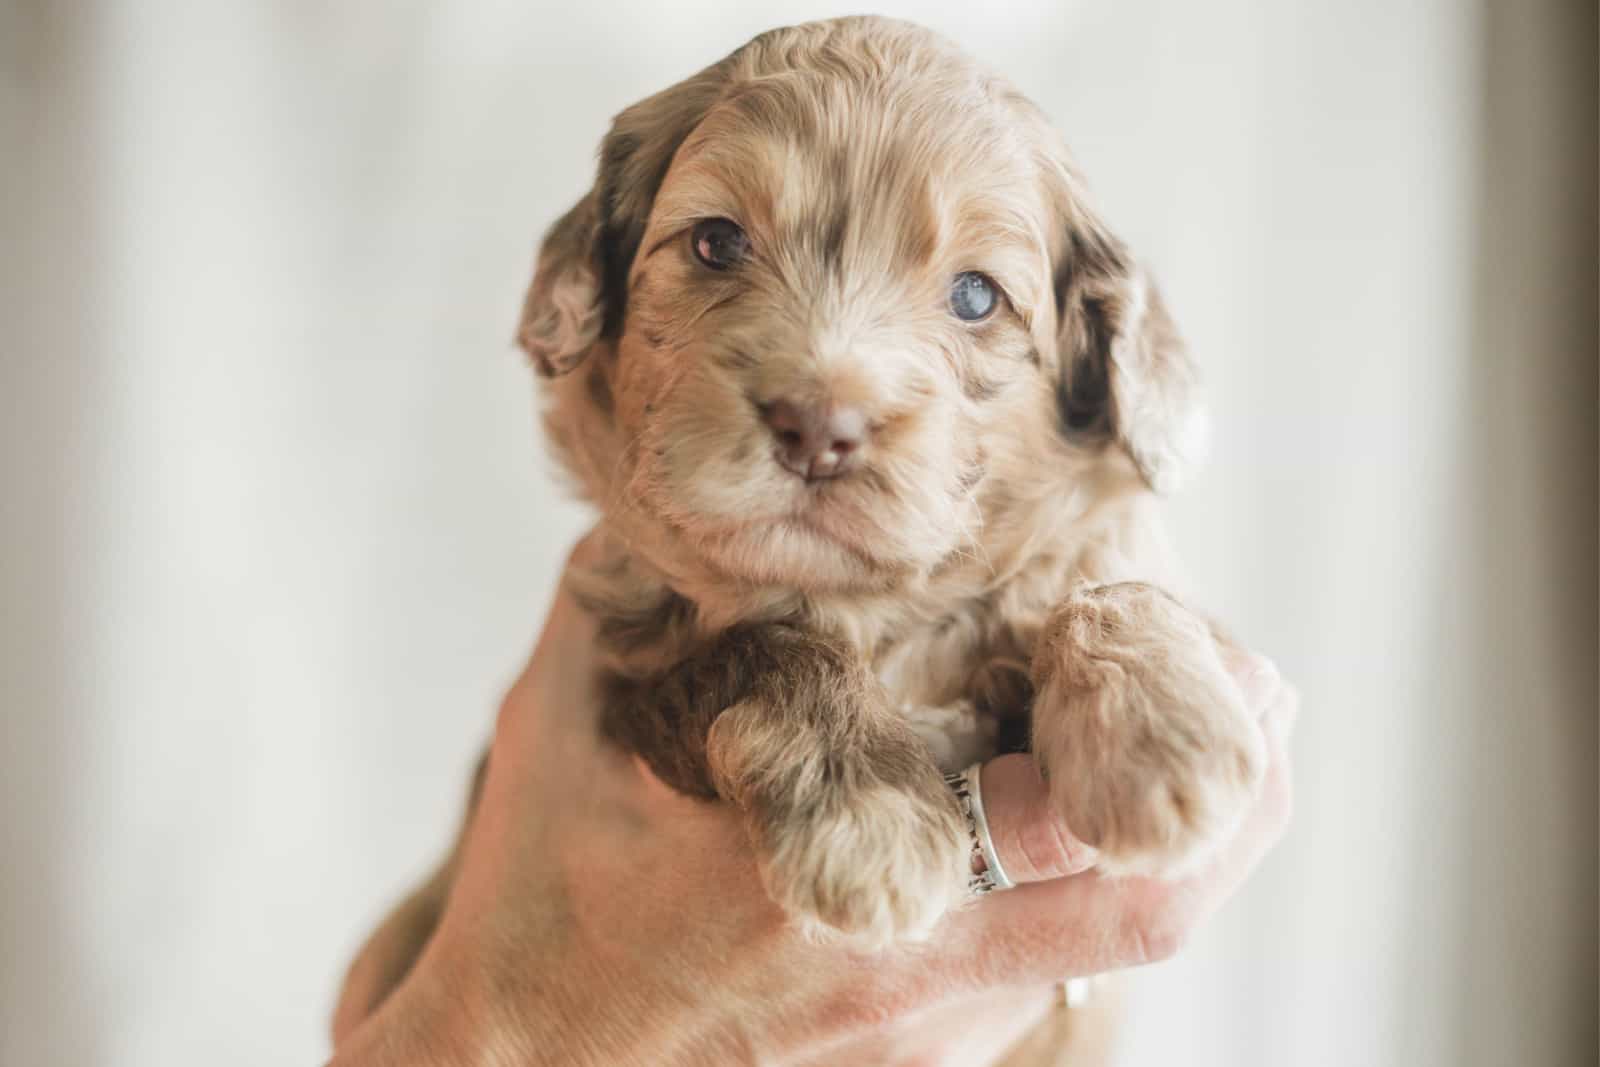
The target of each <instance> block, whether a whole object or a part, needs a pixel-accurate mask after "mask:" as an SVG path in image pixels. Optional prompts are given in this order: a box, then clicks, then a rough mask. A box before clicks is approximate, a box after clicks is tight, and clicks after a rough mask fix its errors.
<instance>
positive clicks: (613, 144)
mask: <svg viewBox="0 0 1600 1067" xmlns="http://www.w3.org/2000/svg"><path fill="white" fill-rule="evenodd" d="M519 339H520V341H521V343H522V344H523V346H524V347H525V348H526V349H527V351H528V353H529V354H530V355H531V357H532V359H533V361H534V363H535V365H536V367H537V368H538V369H539V370H540V372H541V373H542V374H544V375H545V376H547V377H548V379H549V382H548V387H547V391H546V400H547V405H546V414H545V419H546V425H547V428H548V431H549V434H550V437H551V439H552V441H553V442H554V443H555V445H556V447H557V449H558V451H559V454H560V455H561V457H562V459H563V461H564V462H565V464H566V466H567V467H568V469H569V470H570V471H571V472H572V474H573V476H574V478H575V480H576V482H577V484H578V486H579V487H580V488H581V490H582V492H583V493H584V494H585V495H586V496H587V497H588V499H590V500H591V501H593V502H594V503H595V504H596V505H597V506H598V508H599V510H600V513H601V535H602V538H603V542H604V545H605V555H606V557H607V558H606V562H605V563H603V564H602V565H600V566H597V567H595V568H593V569H592V570H591V571H590V572H589V573H587V574H586V575H584V576H583V577H582V580H581V582H580V586H581V589H582V591H583V595H584V599H585V603H586V606H587V607H588V608H589V610H591V611H593V612H595V613H596V614H597V615H598V616H600V618H601V619H602V626H601V633H602V638H603V640H604V642H605V644H606V648H605V652H606V656H607V664H608V668H609V670H610V672H611V678H610V685H611V690H610V692H611V706H610V710H609V715H608V721H607V729H608V732H609V733H610V735H611V736H612V737H613V738H614V739H616V740H617V741H618V742H620V743H622V744H624V745H626V746H628V747H630V748H632V749H634V750H635V751H637V752H639V753H640V754H641V755H642V756H643V757H644V758H646V759H647V760H649V762H650V763H651V766H652V767H653V768H654V769H655V771H656V772H657V773H658V774H659V775H660V776H661V777H662V778H664V779H665V780H666V781H668V782H669V783H671V784H673V785H675V786H677V787H678V788H680V789H682V790H685V791H689V792H694V793H699V794H703V795H706V796H717V797H721V798H724V799H726V800H728V801H731V802H733V803H735V804H737V805H739V807H740V808H741V809H742V811H743V812H744V813H745V815H746V816H747V820H748V824H749V826H750V829H751V833H752V837H753V840H754V842H755V844H756V847H757V849H758V852H759V854H760V856H761V862H762V872H763V877H764V880H765V883H766V885H767V888H768V889H769V891H770V892H771V893H772V895H773V896H774V897H775V898H776V899H777V900H778V901H779V902H780V903H782V904H783V905H784V906H785V907H786V908H787V909H788V911H789V912H790V914H792V915H793V916H794V917H795V918H796V919H797V920H798V921H801V922H804V923H807V924H811V925H813V926H815V927H816V928H817V929H819V930H832V931H838V932H842V933H843V934H845V935H848V936H850V937H852V938H855V939H858V940H859V941H861V942H863V943H865V944H884V943H887V942H889V941H891V940H893V939H897V938H903V937H915V936H918V935H921V934H924V933H926V932H927V931H928V930H929V929H930V928H931V927H932V926H933V924H934V923H936V922H937V921H938V919H939V918H940V916H941V915H943V914H944V913H945V912H946V911H947V910H948V909H949V908H951V907H953V906H956V905H957V904H958V903H960V902H961V901H962V900H963V899H965V896H966V893H967V882H968V877H969V874H970V868H969V862H970V860H969V850H968V849H969V846H968V841H967V836H966V833H965V830H964V827H963V824H962V822H961V819H960V817H959V815H958V812H957V808H956V805H955V801H954V799H953V797H952V795H951V793H950V791H949V790H948V789H947V788H946V787H945V785H944V783H943V781H942V780H941V777H940V764H941V763H943V764H945V765H949V766H954V765H960V764H964V763H965V762H967V761H969V760H971V759H975V758H981V757H984V756H987V755H989V754H992V752H993V751H995V750H996V749H997V748H998V747H1001V746H1003V745H1005V744H1006V743H1007V739H1008V738H1010V739H1011V740H1012V741H1013V742H1014V743H1018V744H1026V743H1027V739H1028V738H1029V737H1030V736H1031V748H1032V750H1033V752H1034V754H1035V755H1036V757H1037V759H1038V761H1039V763H1040V765H1041V766H1042V768H1043V769H1044V770H1045V772H1046V773H1047V775H1048V777H1049V781H1050V786H1051V792H1052V796H1053V798H1054V800H1055V802H1056V803H1057V804H1058V805H1059V808H1060V811H1061V813H1062V814H1063V815H1064V817H1065V819H1066V822H1067V824H1068V825H1069V826H1070V827H1071V828H1072V830H1073V832H1074V833H1075V834H1076V835H1077V836H1079V837H1080V838H1082V839H1083V840H1085V841H1086V842H1088V843H1090V844H1092V845H1095V846H1097V847H1098V849H1099V853H1100V856H1101V863H1102V867H1103V868H1104V869H1106V870H1108V871H1111V872H1139V873H1154V874H1176V873H1180V872H1182V871H1184V870H1186V869H1188V868H1190V867H1191V866H1192V865H1194V864H1195V863H1196V862H1197V861H1199V860H1201V859H1203V858H1204V857H1206V856H1207V854H1208V853H1209V851H1210V850H1211V849H1212V848H1213V847H1214V846H1216V845H1217V844H1218V843H1220V842H1221V841H1222V840H1224V839H1225V838H1226V837H1227V835H1228V833H1229V832H1230V830H1231V829H1232V828H1233V827H1234V825H1235V824H1236V822H1237V821H1238V820H1239V818H1240V817H1241V816H1242V815H1243V813H1244V812H1245V810H1246V808H1247V807H1248V805H1249V803H1250V801H1251V799H1252V797H1253V795H1254V793H1255V792H1256V790H1257V788H1258V786H1259V784H1260V781H1261V778H1262V775H1263V772H1264V769H1265V763H1266V753H1265V751H1264V744H1263V740H1262V736H1261V733H1260V731H1259V729H1258V728H1257V727H1256V725H1255V723H1254V722H1253V721H1252V719H1251V717H1250V716H1249V714H1248V713H1247V711H1246V709H1245V706H1244V701H1243V699H1242V696H1241V694H1240V692H1239V691H1238V689H1237V687H1236V685H1235V683H1234V682H1233V680H1232V679H1231V678H1230V677H1229V675H1228V673H1227V671H1226V670H1225V669H1224V667H1223V663H1222V660H1221V658H1220V654H1219V648H1218V644H1217V641H1216V639H1215V638H1214V635H1213V631H1212V629H1211V627H1210V626H1208V624H1207V623H1206V622H1205V621H1203V620H1202V618H1201V617H1199V616H1198V615H1196V614H1195V613H1193V612H1192V611H1191V610H1189V609H1188V608H1187V607H1185V606H1184V605H1183V604H1182V603H1181V602H1180V601H1179V600H1177V599H1175V598H1174V597H1173V596H1172V595H1170V594H1169V593H1168V592H1166V591H1164V589H1163V588H1162V586H1161V584H1159V583H1164V582H1166V581H1168V580H1169V579H1170V573H1169V564H1168V559H1167V557H1166V551H1165V549H1164V547H1163V543H1162V539H1161V537H1160V536H1159V531H1158V528H1157V525H1156V518H1155V516H1154V514H1153V509H1152V504H1153V501H1154V495H1153V491H1164V490H1166V489H1168V488H1170V487H1171V486H1174V485H1176V484H1177V483H1178V482H1179V481H1180V480H1181V479H1182V477H1183V475H1184V474H1185V473H1186V471H1187V470H1188V469H1189V468H1190V466H1191V465H1192V463H1193V462H1194V461H1195V460H1196V458H1197V455H1196V454H1197V451H1198V449H1199V446H1200V439H1201V437H1202V433H1201V423H1202V419H1201V415H1200V410H1199V405H1198V393H1197V383H1196V374H1195V371H1194V368H1193V366H1192V364H1191V363H1190V360H1189V357H1188V355H1187V353H1186V352H1185V350H1184V348H1183V346H1182V344H1181V342H1180V341H1179V339H1178V337H1177V335H1176V332H1175V331H1174V328H1173V326H1172V323H1171V322H1170V320H1169V318H1168V316H1167V314H1166V311H1165V309H1164V308H1163V306H1162V304H1161V301H1160V299H1159V297H1158V296H1157V294H1156V291H1155V289H1154V287H1153V286H1152V284H1151V283H1150V281H1149V280H1148V279H1147V278H1146V277H1145V276H1144V275H1143V274H1142V273H1141V272H1140V270H1139V269H1138V268H1137V267H1136V266H1135V265H1134V262H1133V260H1132V258H1131V257H1130V255H1129V253H1128V251H1127V249H1125V248H1124V247H1123V245H1122V244H1121V243H1120V242H1119V241H1118V240H1117V239H1116V238H1115V237H1114V236H1112V235H1111V234H1110V233H1109V232H1108V231H1107V229H1106V227H1105V226H1104V225H1103V224H1102V223H1101V222H1100V220H1099V219H1098V218H1097V217H1096V215H1095V214H1094V212H1093V211H1092V210H1091V208H1090V206H1089V204H1088V202H1087V200H1086V198H1085V193H1084V190H1083V187H1082V184H1081V182H1080V180H1079V179H1078V177H1077V175H1076V173H1075V172H1074V170H1073V167H1072V165H1071V163H1070V161H1069V158H1068V156H1067V153H1066V150H1065V148H1064V147H1063V145H1062V143H1061V141H1060V139H1059V138H1058V137H1057V136H1056V134H1055V133H1054V132H1053V131H1052V130H1051V129H1050V127H1049V125H1048V123H1047V122H1046V121H1045V119H1044V118H1043V116H1042V115H1041V114H1040V112H1039V111H1038V110H1037V109H1036V108H1035V107H1034V106H1033V105H1031V104H1030V103H1029V102H1028V101H1026V100H1025V99H1024V98H1023V97H1022V96H1020V95H1019V94H1018V92H1017V91H1016V90H1015V89H1013V88H1012V87H1010V86H1009V85H1008V84H1007V83H1006V82H1005V81H1004V80H1002V79H1000V78H998V77H996V76H995V75H993V74H990V73H987V72H985V71H983V70H981V69H980V68H978V67H977V66H975V65H974V64H973V63H972V62H971V61H970V60H969V59H968V58H966V57H965V56H963V55H962V54H961V53H960V52H958V51H957V50H955V49H954V48H953V47H952V46H951V45H949V44H948V43H946V42H944V41H942V40H941V39H939V38H937V37H936V36H934V35H932V34H930V33H928V32H927V31H925V30H922V29H920V28H918V27H916V26H913V25H909V24H906V23H901V22H893V21H888V20H883V19H875V18H852V19H841V20H836V21H829V22H822V23H814V24H809V25H804V26H799V27H794V28H789V29H783V30H776V31H773V32H771V33H767V34H763V35H762V36H760V37H758V38H756V39H755V40H754V41H752V42H750V43H749V44H748V45H746V46H744V47H743V48H741V49H739V50H738V51H737V52H735V53H734V54H733V55H731V56H729V57H728V58H726V59H724V60H722V61H721V62H719V63H717V64H715V65H714V66H712V67H710V68H708V69H706V70H705V71H702V72H701V73H699V74H697V75H695V76H694V77H692V78H690V79H689V80H687V81H685V82H683V83H681V84H679V85H676V86H674V87H672V88H670V89H668V90H666V91H665V92H662V93H660V94H658V95H657V96H654V97H651V98H650V99H648V100H645V101H643V102H642V103H639V104H637V105H635V106H633V107H631V108H629V109H628V110H626V111H624V112H623V113H622V114H621V115H619V116H618V117H617V119H616V121H615V123H614V125H613V127H612V130H611V132H610V133H609V134H608V135H607V137H606V139H605V141H604V143H603V145H602V147H601V151H600V163H599V168H598V175H597V179H596V183H595V186H594V189H593V190H592V191H591V192H590V193H589V194H588V195H586V196H585V197H584V198H583V199H582V200H580V201H579V202H578V204H577V205H576V206H575V207H574V208H573V209H572V210H571V211H570V212H568V213H567V215H566V216H564V217H563V218H562V219H561V220H560V221H559V222H558V223H556V225H555V226H554V228H553V229H552V230H551V231H550V233H549V234H548V235H547V237H546V240H545V242H544V245H543V247H542V249H541V251H540V254H539V260H538V268H537V272H536V276H535V278H534V280H533V284H532V286H531V288H530V290H529V293H528V298H527V303H526V309H525V315H524V320H523V323H522V327H521V330H520V333H519ZM1030 724H1031V730H1030V728H1029V727H1030ZM435 895H436V894H435ZM402 918H403V917H397V920H400V919H402ZM408 921H409V920H406V921H399V925H400V926H406V925H407V922H408ZM395 925H396V921H391V926H395ZM411 925H415V924H411ZM424 925H425V924H424ZM368 951H369V953H371V952H372V949H371V948H369V950H368ZM385 951H386V950H385ZM410 951H412V950H411V949H406V950H404V951H401V952H399V955H398V956H397V957H396V958H397V959H399V963H398V964H396V967H395V969H397V970H398V971H400V972H403V966H404V963H405V962H406V961H407V960H408V959H409V952H410ZM381 954H383V953H382V952H380V955H381ZM389 954H390V955H394V953H389ZM400 957H404V958H403V959H401V958H400Z"/></svg>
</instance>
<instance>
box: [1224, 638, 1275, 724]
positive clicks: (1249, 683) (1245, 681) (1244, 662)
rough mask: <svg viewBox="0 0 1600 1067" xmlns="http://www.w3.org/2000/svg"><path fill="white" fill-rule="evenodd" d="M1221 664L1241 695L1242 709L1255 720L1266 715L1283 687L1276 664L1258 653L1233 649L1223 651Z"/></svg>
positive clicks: (1231, 647) (1227, 648)
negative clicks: (1243, 703) (1242, 699)
mask: <svg viewBox="0 0 1600 1067" xmlns="http://www.w3.org/2000/svg"><path fill="white" fill-rule="evenodd" d="M1222 663H1223V666H1225V667H1227V668H1228V673H1229V674H1230V675H1232V676H1233V680H1234V684H1236V685H1237V686H1238V687H1239V692H1240V693H1242V694H1243V695H1244V700H1245V706H1246V707H1248V708H1249V709H1250V710H1251V711H1252V712H1254V713H1255V714H1256V716H1257V717H1260V716H1261V715H1263V714H1265V713H1266V710H1267V709H1268V708H1269V707H1270V706H1271V705H1272V703H1273V702H1274V701H1275V700H1276V699H1277V698H1278V693H1279V691H1280V690H1281V689H1282V688H1283V687H1284V684H1285V683H1284V681H1283V676H1282V675H1281V674H1279V673H1278V667H1277V664H1275V663H1273V662H1272V661H1271V660H1270V659H1268V658H1267V657H1265V656H1262V655H1259V654H1258V653H1255V652H1250V651H1248V650H1246V649H1242V648H1237V647H1233V646H1228V647H1225V648H1223V649H1222Z"/></svg>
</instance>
